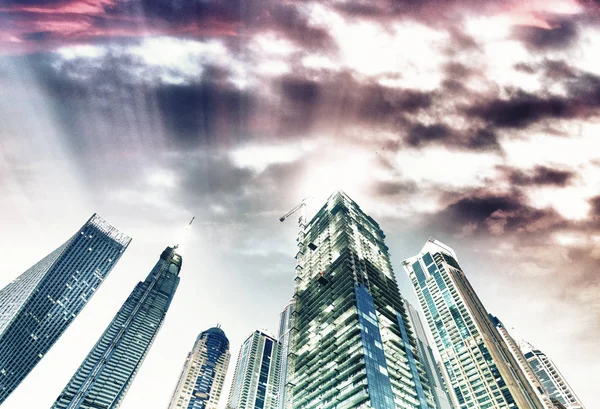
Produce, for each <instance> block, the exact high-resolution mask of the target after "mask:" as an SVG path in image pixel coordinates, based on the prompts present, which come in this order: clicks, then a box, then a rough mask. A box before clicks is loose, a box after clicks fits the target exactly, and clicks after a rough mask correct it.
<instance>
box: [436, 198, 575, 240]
mask: <svg viewBox="0 0 600 409" xmlns="http://www.w3.org/2000/svg"><path fill="white" fill-rule="evenodd" d="M432 220H433V223H432V226H436V227H434V228H439V227H440V226H441V227H442V229H443V230H445V231H446V232H449V233H453V234H463V235H465V234H466V235H471V234H478V235H480V234H483V235H489V234H491V235H500V234H505V233H517V234H535V233H538V232H545V231H550V230H553V229H556V228H558V227H560V226H563V225H564V224H565V222H564V220H563V219H562V217H561V216H560V215H558V214H557V213H556V211H554V210H553V209H536V208H533V207H531V206H529V205H528V204H527V203H526V201H525V199H524V198H523V197H522V196H521V194H519V193H518V192H516V191H514V192H513V193H511V194H506V193H503V194H494V193H490V192H486V191H474V192H468V193H466V194H464V195H462V197H460V198H459V199H457V200H455V201H453V202H452V203H450V204H449V205H448V206H447V207H446V208H445V209H443V210H442V211H440V212H439V213H438V214H437V215H436V216H435V217H433V219H432Z"/></svg>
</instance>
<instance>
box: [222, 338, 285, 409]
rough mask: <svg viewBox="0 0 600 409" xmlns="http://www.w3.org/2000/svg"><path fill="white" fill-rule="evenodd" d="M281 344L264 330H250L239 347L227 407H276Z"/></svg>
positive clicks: (232, 408)
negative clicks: (250, 332)
mask: <svg viewBox="0 0 600 409" xmlns="http://www.w3.org/2000/svg"><path fill="white" fill-rule="evenodd" d="M280 354H281V345H280V344H279V341H277V339H275V337H273V336H272V335H270V334H268V333H266V332H265V331H259V330H256V331H254V332H253V333H252V334H251V335H250V336H249V337H248V339H246V341H244V343H243V344H242V347H241V348H240V354H239V356H238V360H237V364H236V366H235V373H234V374H233V384H232V385H231V391H230V392H229V399H228V401H227V409H276V408H277V404H278V398H279V396H278V392H279V375H280V370H279V365H280V363H281V360H280Z"/></svg>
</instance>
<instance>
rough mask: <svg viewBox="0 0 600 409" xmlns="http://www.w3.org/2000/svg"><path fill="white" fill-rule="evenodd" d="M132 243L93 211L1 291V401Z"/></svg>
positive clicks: (84, 302)
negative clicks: (86, 219)
mask: <svg viewBox="0 0 600 409" xmlns="http://www.w3.org/2000/svg"><path fill="white" fill-rule="evenodd" d="M130 242H131V239H130V238H129V237H127V236H125V235H124V234H123V233H121V232H119V231H118V230H117V229H116V228H114V227H113V226H111V225H110V224H108V223H107V222H106V221H104V220H103V219H102V218H101V217H100V216H98V215H96V214H94V215H92V217H91V218H90V219H89V220H88V221H87V222H86V223H85V224H84V225H83V226H82V227H81V228H80V229H79V231H78V232H77V233H75V235H73V236H72V237H71V238H70V239H69V240H67V242H66V243H64V244H63V245H62V246H60V247H59V248H57V249H56V250H54V251H53V252H52V253H50V254H49V255H48V256H46V257H44V258H43V259H42V260H41V261H39V262H38V263H37V264H35V265H34V266H33V267H31V268H30V269H29V270H27V271H25V272H24V273H23V274H21V275H20V276H19V277H18V278H17V279H15V280H14V281H13V282H11V283H10V284H8V285H7V286H6V287H4V288H3V289H2V290H0V404H1V403H2V402H4V400H5V399H6V398H7V397H8V395H10V394H11V393H12V392H13V391H14V390H15V388H16V387H17V386H18V385H19V384H20V383H21V381H23V379H25V377H26V376H27V375H28V374H29V372H31V370H32V369H33V368H34V367H35V365H37V363H38V362H39V361H40V360H41V359H42V358H43V357H44V355H46V353H47V352H48V350H49V349H50V348H51V347H52V345H54V343H55V342H56V341H57V340H58V338H59V337H60V336H61V335H62V334H63V333H64V332H65V330H66V329H67V327H68V326H69V325H70V324H71V322H73V320H74V319H75V317H76V316H77V315H78V314H79V313H80V312H81V310H82V309H83V307H85V305H86V304H87V302H88V301H89V300H90V298H91V297H92V296H93V295H94V294H95V293H96V290H98V287H100V285H101V284H102V283H103V282H104V280H105V279H106V277H107V276H108V274H109V273H110V271H111V270H112V269H113V267H114V266H115V265H116V264H117V262H118V261H119V258H120V257H121V255H122V254H123V252H124V251H125V249H126V248H127V246H128V245H129V243H130Z"/></svg>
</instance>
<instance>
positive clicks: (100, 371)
mask: <svg viewBox="0 0 600 409" xmlns="http://www.w3.org/2000/svg"><path fill="white" fill-rule="evenodd" d="M176 248H177V247H175V248H172V247H167V248H166V249H165V250H164V251H163V252H162V254H161V255H160V259H159V260H158V263H156V265H155V266H154V268H153V269H152V271H150V274H148V277H146V280H145V281H142V282H140V283H138V284H137V285H136V286H135V288H134V289H133V291H132V292H131V294H130V295H129V297H128V298H127V300H126V301H125V303H124V304H123V306H122V307H121V309H120V310H119V311H118V312H117V315H115V317H114V318H113V320H112V321H111V323H110V324H109V325H108V328H106V330H105V331H104V333H103V334H102V336H101V337H100V339H99V340H98V342H97V343H96V345H95V346H94V347H93V348H92V350H91V351H90V353H89V354H88V356H87V357H86V358H85V360H84V361H83V363H82V364H81V366H80V367H79V369H78V370H77V372H75V375H73V377H72V378H71V380H70V381H69V383H68V384H67V386H66V387H65V388H64V389H63V391H62V393H61V394H60V396H59V397H58V398H57V399H56V402H55V403H54V405H53V406H52V408H53V409H98V408H102V409H116V408H118V407H119V405H120V404H121V402H122V401H123V398H124V397H125V394H126V393H127V390H128V388H129V386H130V385H131V382H133V379H134V377H135V375H136V374H137V372H138V370H139V369H140V366H141V365H142V362H143V360H144V358H145V357H146V354H147V353H148V351H149V349H150V347H151V345H152V342H153V341H154V338H155V337H156V334H157V333H158V330H159V329H160V326H161V324H162V322H163V320H164V318H165V315H166V313H167V310H168V309H169V305H170V304H171V300H172V299H173V295H174V294H175V291H176V290H177V285H178V284H179V271H180V270H181V262H182V260H181V256H180V255H179V254H177V253H176V252H175V249H176Z"/></svg>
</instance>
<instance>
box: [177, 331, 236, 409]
mask: <svg viewBox="0 0 600 409" xmlns="http://www.w3.org/2000/svg"><path fill="white" fill-rule="evenodd" d="M230 356H231V354H230V353H229V340H228V339H227V337H226V336H225V333H224V332H223V330H222V329H221V328H220V327H219V326H217V327H213V328H209V329H207V330H206V331H203V332H201V333H200V335H198V338H197V339H196V342H195V343H194V347H193V348H192V351H191V352H190V353H189V354H188V357H187V359H186V361H185V364H184V365H183V369H182V371H181V375H180V377H179V381H178V382H177V387H176V388H175V392H174V393H173V396H172V397H171V402H170V403H169V409H217V406H218V404H219V398H220V397H221V391H222V390H223V383H224V382H225V375H226V374H227V367H228V366H229V358H230Z"/></svg>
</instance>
